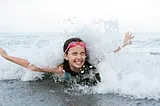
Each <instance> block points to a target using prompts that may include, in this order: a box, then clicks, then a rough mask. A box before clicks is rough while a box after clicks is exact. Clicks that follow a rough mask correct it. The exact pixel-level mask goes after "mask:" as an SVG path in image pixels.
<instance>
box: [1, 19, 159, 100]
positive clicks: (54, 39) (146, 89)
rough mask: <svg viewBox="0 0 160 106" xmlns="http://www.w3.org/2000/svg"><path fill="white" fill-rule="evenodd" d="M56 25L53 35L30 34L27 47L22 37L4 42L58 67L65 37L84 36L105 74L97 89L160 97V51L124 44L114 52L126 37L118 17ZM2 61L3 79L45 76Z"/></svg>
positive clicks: (41, 63) (33, 59)
mask: <svg viewBox="0 0 160 106" xmlns="http://www.w3.org/2000/svg"><path fill="white" fill-rule="evenodd" d="M53 29H54V30H53V33H52V34H51V36H45V34H44V35H42V36H38V37H37V38H36V39H34V40H33V39H32V38H31V37H30V38H28V40H27V41H28V42H29V43H27V44H26V45H27V46H25V47H24V45H23V43H24V42H23V43H22V42H19V43H17V44H15V42H14V40H16V39H19V38H18V37H16V38H14V39H10V38H9V37H7V38H5V39H3V41H5V42H12V41H13V42H14V43H13V44H12V45H9V44H8V45H7V43H1V46H3V47H4V48H5V47H6V50H7V52H8V53H9V54H10V55H14V56H17V57H21V58H25V59H27V60H29V61H30V62H31V63H33V64H36V65H38V66H49V67H52V66H53V67H56V66H57V65H58V64H59V63H61V62H62V61H63V52H62V47H63V43H64V42H65V40H66V39H68V38H70V37H80V38H81V39H83V40H84V41H85V42H86V43H87V50H88V54H89V56H90V58H89V59H90V61H91V62H92V63H93V64H94V65H95V66H96V67H97V69H98V71H99V72H100V74H101V77H102V83H100V84H99V85H98V86H96V87H93V90H94V91H95V92H96V93H103V94H106V93H116V94H119V95H121V96H129V97H134V98H142V99H144V98H148V99H152V98H153V99H159V98H160V90H159V89H160V85H159V82H160V77H159V74H160V72H159V69H160V57H159V53H153V52H150V53H149V52H147V53H146V52H145V53H141V52H134V51H133V50H132V49H134V48H133V47H132V46H130V47H126V48H124V49H123V50H121V51H120V52H119V53H116V54H115V53H112V51H113V50H114V49H115V48H116V46H117V45H119V44H120V42H121V41H122V40H123V36H122V35H120V33H119V27H118V22H117V21H116V20H112V19H111V20H102V19H100V18H94V19H92V20H90V21H89V22H83V21H80V20H78V19H76V18H68V19H66V20H64V21H59V22H58V25H57V24H56V26H55V28H53ZM135 39H136V38H135ZM19 40H23V41H26V39H19ZM135 43H136V42H135ZM133 46H134V44H133ZM11 48H12V50H10V49H11ZM137 49H140V48H137ZM155 54H156V55H155ZM0 64H1V66H0V79H1V80H7V79H21V80H22V81H29V80H35V78H37V77H38V78H41V77H42V73H38V72H33V71H30V70H27V69H25V68H23V67H20V66H18V65H15V64H14V63H11V62H8V61H6V60H5V59H3V58H1V57H0Z"/></svg>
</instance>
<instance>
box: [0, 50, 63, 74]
mask: <svg viewBox="0 0 160 106" xmlns="http://www.w3.org/2000/svg"><path fill="white" fill-rule="evenodd" d="M0 55H1V56H2V57H4V58H5V59H7V60H9V61H11V62H13V63H16V64H18V65H20V66H23V67H25V68H27V69H30V70H32V71H38V72H50V73H57V74H62V73H63V66H58V67H57V68H50V67H44V68H40V67H37V66H36V65H34V64H30V62H28V60H25V59H22V58H18V57H13V56H9V55H8V54H7V53H6V51H4V50H3V49H2V48H0Z"/></svg>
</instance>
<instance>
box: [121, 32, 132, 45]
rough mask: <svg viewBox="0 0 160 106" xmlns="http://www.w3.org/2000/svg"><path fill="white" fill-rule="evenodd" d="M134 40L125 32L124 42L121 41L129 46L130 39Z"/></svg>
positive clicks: (130, 34)
mask: <svg viewBox="0 0 160 106" xmlns="http://www.w3.org/2000/svg"><path fill="white" fill-rule="evenodd" d="M133 38H134V36H132V33H130V32H127V33H125V37H124V40H123V44H125V43H127V42H128V43H127V44H131V43H132V41H131V40H132V39H133Z"/></svg>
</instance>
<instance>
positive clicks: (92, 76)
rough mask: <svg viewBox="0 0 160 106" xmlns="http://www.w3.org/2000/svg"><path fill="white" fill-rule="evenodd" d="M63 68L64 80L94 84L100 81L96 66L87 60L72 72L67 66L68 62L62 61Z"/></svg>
mask: <svg viewBox="0 0 160 106" xmlns="http://www.w3.org/2000/svg"><path fill="white" fill-rule="evenodd" d="M63 65H64V66H63V69H64V70H65V81H66V82H70V83H76V84H81V85H96V84H97V83H98V82H101V78H100V75H99V73H98V72H97V71H96V68H95V67H94V66H93V65H91V64H90V63H89V62H88V61H86V62H85V63H84V65H83V66H82V68H81V69H80V71H79V72H74V71H72V70H71V69H70V68H69V64H68V62H67V61H66V62H64V63H63Z"/></svg>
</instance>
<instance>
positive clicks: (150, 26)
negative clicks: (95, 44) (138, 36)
mask: <svg viewBox="0 0 160 106" xmlns="http://www.w3.org/2000/svg"><path fill="white" fill-rule="evenodd" d="M159 11H160V0H0V32H2V33H3V32H52V30H53V25H55V22H57V21H59V20H63V19H66V18H70V17H77V18H80V19H82V20H90V19H91V18H93V17H99V18H102V19H104V20H107V19H113V18H115V19H117V21H118V24H119V29H120V32H124V31H128V30H129V31H132V32H160V27H159V26H160V21H159V19H160V12H159Z"/></svg>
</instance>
